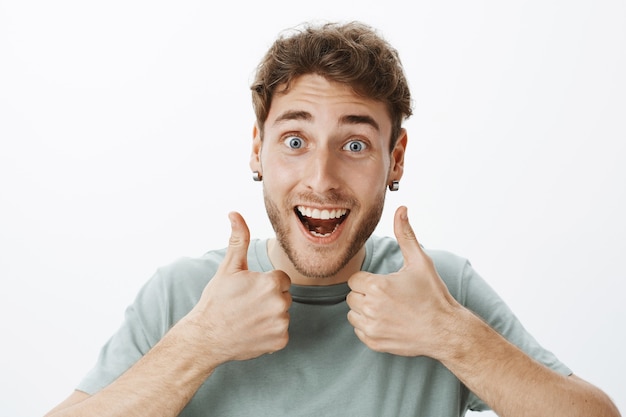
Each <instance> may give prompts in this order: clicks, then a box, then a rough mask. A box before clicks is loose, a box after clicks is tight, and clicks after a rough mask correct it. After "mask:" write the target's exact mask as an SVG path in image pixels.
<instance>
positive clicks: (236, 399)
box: [77, 236, 571, 417]
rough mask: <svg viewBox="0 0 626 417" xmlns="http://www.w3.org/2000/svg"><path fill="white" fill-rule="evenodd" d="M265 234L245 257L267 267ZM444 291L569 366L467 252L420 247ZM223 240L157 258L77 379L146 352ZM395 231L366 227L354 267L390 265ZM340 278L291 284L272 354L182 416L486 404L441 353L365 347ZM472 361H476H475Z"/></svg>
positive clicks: (215, 261) (417, 411)
mask: <svg viewBox="0 0 626 417" xmlns="http://www.w3.org/2000/svg"><path fill="white" fill-rule="evenodd" d="M266 248H267V241H266V240H253V241H252V242H251V244H250V249H249V251H248V267H249V269H251V270H256V271H270V270H272V269H273V267H272V264H271V263H270V260H269V258H268V256H267V249H266ZM427 253H428V255H429V256H431V257H432V259H433V261H434V262H435V266H436V268H437V271H438V272H439V274H440V276H441V277H442V279H443V280H444V281H445V283H446V285H447V286H448V288H449V290H450V293H451V294H452V296H454V297H455V298H456V299H457V300H458V301H459V302H460V303H461V304H463V305H464V306H466V307H467V308H469V309H470V310H472V311H474V312H475V313H476V314H477V315H479V316H480V317H482V318H483V319H484V320H485V321H486V322H487V323H489V324H490V325H491V326H492V327H493V328H494V329H495V330H497V331H498V332H500V333H501V334H503V335H504V336H505V337H506V338H507V339H508V340H510V341H511V342H512V343H514V344H515V345H517V346H519V347H520V348H521V349H522V350H524V351H525V352H527V353H528V354H529V355H530V356H532V357H533V358H535V359H536V360H538V361H539V362H541V363H544V364H545V365H547V366H548V367H550V368H552V369H554V370H556V371H557V372H559V373H562V374H565V375H569V374H571V371H570V370H569V369H568V368H567V367H566V366H565V365H563V364H562V363H561V362H559V361H558V359H557V358H556V357H555V356H554V355H553V354H552V353H550V352H549V351H547V350H545V349H543V348H542V347H541V346H540V345H539V344H538V343H537V342H536V341H535V339H534V338H533V337H532V336H530V335H529V334H528V333H527V332H526V330H525V329H524V328H523V327H522V325H521V324H520V322H519V321H518V320H517V318H516V317H515V316H514V315H513V313H512V312H511V311H510V309H509V308H508V307H507V306H506V305H505V303H504V302H503V301H502V300H501V299H500V297H498V295H497V294H496V293H495V292H494V291H493V290H492V289H491V288H490V287H489V286H488V285H487V284H486V283H485V281H484V280H483V279H482V278H481V277H480V276H479V275H478V274H477V273H476V272H475V271H474V270H473V268H472V267H471V265H470V264H469V262H468V261H467V260H466V259H463V258H460V257H458V256H456V255H453V254H451V253H448V252H444V251H427ZM224 254H225V249H222V250H219V251H212V252H208V253H207V254H205V255H204V256H202V257H200V258H195V259H189V258H185V259H181V260H179V261H177V262H175V263H173V264H171V265H169V266H167V267H164V268H160V269H159V270H158V271H157V272H156V273H155V275H154V276H153V277H152V279H150V280H149V281H148V282H147V283H146V285H145V286H144V287H143V288H142V290H141V291H140V292H139V294H138V296H137V298H136V300H135V301H134V303H133V304H132V305H131V306H129V307H128V309H127V311H126V315H125V320H124V322H123V324H122V326H121V328H120V329H119V330H118V332H117V333H115V334H114V335H113V337H112V338H111V339H110V340H109V341H108V342H107V344H106V345H105V346H104V347H103V348H102V351H101V353H100V356H99V358H98V362H97V364H96V366H95V367H94V368H93V369H92V370H91V372H90V373H89V374H88V375H87V376H86V377H85V378H84V379H83V381H82V382H81V383H80V384H79V385H78V387H77V388H78V389H79V390H81V391H85V392H87V393H91V394H93V393H95V392H97V391H98V390H100V389H102V388H103V387H105V386H106V385H108V384H110V383H111V382H113V381H114V380H115V379H116V378H117V377H118V376H119V375H121V374H122V373H123V372H124V371H125V370H126V369H128V368H129V367H131V366H132V365H133V364H134V363H135V362H136V361H137V360H138V359H139V358H140V357H141V356H142V355H144V354H146V353H147V352H148V351H149V350H150V348H151V347H152V346H154V344H156V343H157V342H158V341H159V340H160V339H161V337H163V335H164V334H165V333H166V332H167V331H168V329H170V328H171V326H172V325H173V324H175V323H176V322H177V321H178V320H179V319H181V318H182V317H183V316H184V315H185V314H187V312H189V311H190V310H191V309H192V308H193V306H194V305H195V304H196V303H197V301H198V300H199V298H200V295H201V293H202V290H203V289H204V287H205V286H206V284H207V283H208V281H209V280H210V279H211V277H212V276H213V275H214V273H215V271H216V270H217V267H218V266H219V264H220V262H221V261H222V259H223V257H224ZM402 263H403V259H402V254H401V252H400V249H399V247H398V244H397V243H396V241H395V239H392V238H387V237H376V236H373V237H371V238H370V239H369V240H368V241H367V243H366V256H365V260H364V262H363V267H362V269H363V270H365V271H369V272H372V273H376V274H388V273H391V272H395V271H397V270H398V269H399V268H400V267H401V266H402ZM349 291H350V289H349V288H348V286H347V284H337V285H331V286H318V287H306V286H297V285H293V286H292V288H291V293H292V297H293V304H292V307H291V309H290V317H291V321H290V326H289V343H288V345H287V347H286V348H285V349H283V350H281V351H279V352H276V353H274V354H272V355H263V356H261V357H259V358H257V359H252V360H248V361H235V362H229V363H226V364H224V365H222V366H220V367H218V368H217V370H216V371H215V372H214V373H213V374H212V375H211V376H210V377H209V378H208V379H207V380H206V381H205V383H204V384H203V385H202V386H201V387H200V389H199V390H198V391H197V393H196V395H195V396H194V397H193V398H192V400H191V401H190V403H189V404H188V405H187V407H186V408H185V409H184V410H183V412H182V413H181V414H180V415H181V416H189V417H191V416H194V417H197V416H254V417H261V416H271V417H278V416H289V417H296V416H318V417H322V416H323V417H329V416H341V417H347V416H358V417H367V416H372V417H384V416H393V417H398V416H416V417H417V416H420V417H433V416H437V417H448V416H462V415H464V414H465V412H466V410H467V409H471V410H486V409H488V407H487V405H485V404H484V403H483V402H482V401H481V400H480V399H478V398H477V397H476V396H474V395H473V394H472V393H471V392H469V390H468V389H467V388H466V387H465V386H464V385H463V384H462V383H461V382H460V381H459V380H458V379H457V378H456V377H455V376H454V375H453V374H452V373H451V372H450V371H448V369H447V368H445V367H444V366H443V365H442V364H441V363H440V362H438V361H436V360H433V359H431V358H428V357H402V356H396V355H391V354H386V353H379V352H374V351H372V350H370V349H369V348H368V347H367V346H365V345H364V344H363V343H362V342H361V341H360V340H359V339H358V338H357V337H356V335H355V334H354V329H353V327H352V326H351V325H350V323H349V322H348V320H347V313H348V310H349V309H348V306H347V304H346V302H345V297H346V295H347V294H348V292H349ZM476 366H480V364H476Z"/></svg>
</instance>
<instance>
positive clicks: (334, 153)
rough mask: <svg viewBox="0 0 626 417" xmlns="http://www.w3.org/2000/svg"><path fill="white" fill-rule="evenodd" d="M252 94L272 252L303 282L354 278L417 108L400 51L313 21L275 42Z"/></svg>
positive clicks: (367, 32) (352, 27) (397, 173)
mask: <svg viewBox="0 0 626 417" xmlns="http://www.w3.org/2000/svg"><path fill="white" fill-rule="evenodd" d="M252 91H253V93H252V94H253V101H254V106H255V111H256V115H257V122H256V125H255V128H254V141H253V147H252V158H251V161H250V166H251V168H252V170H253V171H258V172H259V173H260V174H261V175H262V177H263V192H264V197H265V206H266V209H267V212H268V216H269V218H270V221H271V223H272V226H273V227H274V230H275V232H276V238H277V242H278V243H279V245H278V246H274V247H275V248H276V247H277V248H278V249H277V250H272V249H271V248H270V258H271V259H272V262H273V263H274V264H275V266H276V267H278V268H279V269H287V272H288V273H289V274H290V276H291V278H292V280H293V279H294V276H295V275H296V274H297V275H299V277H300V278H301V280H300V282H301V283H313V282H316V281H315V280H316V279H318V278H322V277H325V278H329V279H328V280H326V281H325V282H326V283H332V282H341V281H343V280H346V279H347V278H348V277H349V275H348V276H346V275H347V274H351V273H354V272H356V271H357V270H358V269H359V268H360V266H361V262H362V261H363V259H364V256H365V250H364V244H365V241H366V240H367V239H368V238H369V236H370V235H371V234H372V233H373V231H374V229H375V228H376V225H377V224H378V221H379V220H380V217H381V215H382V211H383V206H384V201H385V193H386V188H387V186H388V185H389V184H391V183H392V182H394V181H398V180H400V178H401V177H402V173H403V166H404V150H405V147H406V143H407V136H406V132H405V131H404V129H402V121H403V120H404V119H405V118H406V117H408V116H409V115H410V113H411V109H410V95H409V91H408V86H407V83H406V80H405V77H404V74H403V72H402V67H401V65H400V62H399V60H398V56H397V53H396V52H395V50H394V49H393V48H391V47H390V46H389V45H388V44H387V43H386V42H385V41H384V40H382V38H380V37H379V36H378V35H376V34H375V33H374V31H373V30H372V29H370V28H369V27H367V26H364V25H361V24H357V23H350V24H347V25H334V24H327V25H324V26H320V27H306V28H304V29H302V30H301V31H298V32H296V33H294V34H292V35H291V36H289V37H281V38H279V39H278V40H277V41H276V42H275V43H274V45H273V46H272V47H271V48H270V50H269V52H268V53H267V55H266V57H265V58H264V59H263V61H262V63H261V65H260V66H259V69H258V74H257V77H256V81H255V83H254V85H253V87H252Z"/></svg>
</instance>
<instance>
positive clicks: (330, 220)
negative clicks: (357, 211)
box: [295, 206, 350, 237]
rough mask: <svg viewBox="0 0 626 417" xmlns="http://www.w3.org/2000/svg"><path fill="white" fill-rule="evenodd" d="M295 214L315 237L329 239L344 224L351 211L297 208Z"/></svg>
mask: <svg viewBox="0 0 626 417" xmlns="http://www.w3.org/2000/svg"><path fill="white" fill-rule="evenodd" d="M295 212H296V215H297V216H298V218H299V219H300V221H301V222H302V224H303V225H304V227H305V228H307V229H309V232H310V233H311V234H312V235H313V236H315V237H328V236H330V235H332V234H333V233H334V232H335V230H337V228H338V227H339V225H340V224H341V223H343V221H344V220H345V219H346V217H347V216H348V213H350V210H348V209H342V208H336V209H330V210H328V209H317V208H311V207H306V206H297V207H296V208H295Z"/></svg>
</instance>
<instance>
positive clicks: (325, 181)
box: [303, 148, 340, 194]
mask: <svg viewBox="0 0 626 417" xmlns="http://www.w3.org/2000/svg"><path fill="white" fill-rule="evenodd" d="M303 172H304V183H305V185H306V186H307V187H308V188H309V189H310V190H311V191H313V192H315V193H319V194H323V193H326V192H328V191H330V190H336V189H337V188H338V187H339V179H340V176H339V174H340V164H339V161H338V160H337V156H336V155H334V154H333V152H331V151H329V150H328V149H326V148H322V149H319V148H318V149H316V150H315V151H313V152H311V153H310V154H309V156H308V158H307V161H306V166H305V167H304V170H303Z"/></svg>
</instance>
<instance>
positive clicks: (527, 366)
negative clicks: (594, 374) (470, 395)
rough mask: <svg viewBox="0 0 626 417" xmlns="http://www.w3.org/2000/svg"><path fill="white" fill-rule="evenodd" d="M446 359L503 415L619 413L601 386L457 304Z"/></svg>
mask: <svg viewBox="0 0 626 417" xmlns="http://www.w3.org/2000/svg"><path fill="white" fill-rule="evenodd" d="M455 310H456V311H455V313H454V314H453V315H454V320H453V321H452V322H453V323H454V324H453V325H452V326H451V327H450V329H451V330H450V331H449V332H446V337H447V339H448V344H447V346H449V348H446V349H444V350H443V351H441V356H442V357H441V358H440V360H441V362H442V363H443V364H444V365H445V366H446V367H447V368H448V369H449V370H450V371H451V372H453V373H454V374H455V375H456V376H457V377H458V378H459V379H460V380H461V381H462V382H463V383H464V384H465V385H466V386H467V387H468V388H469V389H470V390H471V391H472V392H474V393H475V394H476V395H477V396H478V397H480V398H481V399H482V400H483V401H485V402H486V403H487V404H488V405H489V406H490V407H491V408H492V409H493V410H494V411H495V412H496V413H497V414H498V415H500V416H502V417H523V416H524V417H525V416H533V417H537V416H550V417H555V416H567V417H576V416H585V417H593V416H602V417H607V416H619V412H618V411H617V408H616V407H615V405H614V404H613V403H612V402H611V401H610V399H609V398H608V397H607V396H606V395H605V394H604V393H603V392H602V391H600V390H599V389H597V388H595V387H594V386H592V385H590V384H587V383H586V382H585V381H583V380H581V379H579V378H576V377H567V376H564V375H561V374H558V373H557V372H554V371H552V370H551V369H549V368H547V367H546V366H544V365H542V364H540V363H538V362H536V361H535V360H533V359H532V358H530V357H529V356H528V355H526V354H525V353H524V352H522V351H521V350H520V349H518V348H517V347H516V346H514V345H513V344H511V343H509V342H508V341H507V340H506V339H505V338H503V337H502V336H501V335H500V334H498V333H497V332H496V331H495V330H493V329H492V328H491V327H489V326H488V325H487V324H486V323H484V322H483V321H482V320H481V319H480V318H478V317H477V316H475V315H474V314H473V313H471V312H470V311H469V310H466V309H464V308H463V307H461V306H458V307H456V308H455Z"/></svg>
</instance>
